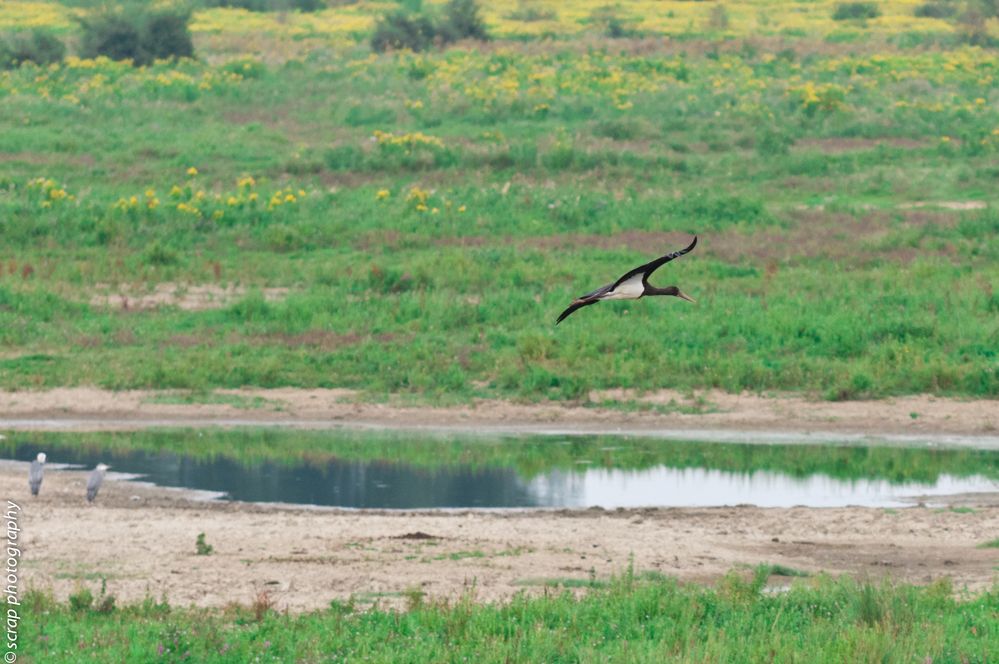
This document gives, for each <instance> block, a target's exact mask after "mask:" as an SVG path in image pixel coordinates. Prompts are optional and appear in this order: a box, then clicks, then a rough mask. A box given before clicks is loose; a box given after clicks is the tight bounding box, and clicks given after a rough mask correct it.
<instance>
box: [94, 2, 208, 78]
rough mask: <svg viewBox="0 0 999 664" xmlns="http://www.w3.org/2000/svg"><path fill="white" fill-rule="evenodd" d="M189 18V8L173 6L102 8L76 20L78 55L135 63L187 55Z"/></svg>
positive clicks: (189, 50)
mask: <svg viewBox="0 0 999 664" xmlns="http://www.w3.org/2000/svg"><path fill="white" fill-rule="evenodd" d="M190 21H191V12H190V10H186V9H180V8H176V7H155V8H154V7H151V6H148V5H122V6H117V7H105V8H102V9H99V10H97V11H95V12H92V13H90V14H88V15H87V16H86V17H84V18H81V19H80V25H81V27H82V34H81V36H80V55H82V56H83V57H85V58H93V57H97V56H99V55H104V56H107V57H109V58H111V59H112V60H131V61H132V63H133V64H135V65H136V66H141V65H148V64H150V63H152V62H153V60H156V59H166V58H185V57H187V58H189V57H191V56H193V55H194V44H193V42H192V41H191V31H190V29H189V28H188V24H189V23H190Z"/></svg>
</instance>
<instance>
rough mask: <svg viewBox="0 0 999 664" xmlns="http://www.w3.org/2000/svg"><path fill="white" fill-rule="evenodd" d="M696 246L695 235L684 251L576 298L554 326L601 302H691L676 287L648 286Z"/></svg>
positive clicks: (674, 253)
mask: <svg viewBox="0 0 999 664" xmlns="http://www.w3.org/2000/svg"><path fill="white" fill-rule="evenodd" d="M696 244H697V236H696V235H695V236H694V241H693V242H691V243H690V246H688V247H687V248H686V249H681V250H680V251H674V252H673V253H671V254H666V255H665V256H660V257H659V258H657V259H655V260H654V261H652V262H651V263H646V264H645V265H639V266H638V267H636V268H635V269H634V270H631V271H630V272H627V273H626V274H625V275H624V276H622V277H621V278H620V279H618V280H617V281H615V282H614V283H612V284H607V285H606V286H601V287H600V288H598V289H596V290H595V291H592V292H590V293H587V294H586V295H581V296H579V297H577V298H576V299H575V300H574V301H573V303H572V304H570V305H569V308H568V309H566V310H565V311H563V312H562V314H561V315H560V316H559V317H558V320H557V321H555V324H556V325H558V324H559V323H561V322H562V321H563V320H565V319H566V318H568V317H569V315H570V314H572V312H574V311H576V309H582V308H583V307H588V306H589V305H591V304H596V303H597V302H600V301H602V300H637V299H638V298H640V297H645V296H646V295H673V296H675V297H678V298H681V299H683V300H687V301H688V302H693V301H694V299H693V298H692V297H690V296H689V295H687V294H686V293H684V292H682V291H681V290H680V289H679V288H677V287H676V286H667V287H666V288H656V287H655V286H653V285H651V284H649V276H651V275H652V273H653V272H655V271H656V270H658V269H659V268H660V267H662V266H663V265H665V264H666V263H669V262H670V261H671V260H673V259H674V258H679V257H680V256H683V255H684V254H685V253H687V252H689V251H690V250H691V249H693V248H694V246H695V245H696Z"/></svg>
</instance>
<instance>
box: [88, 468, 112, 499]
mask: <svg viewBox="0 0 999 664" xmlns="http://www.w3.org/2000/svg"><path fill="white" fill-rule="evenodd" d="M110 467H111V466H108V465H106V464H103V463H99V464H97V467H96V468H94V470H93V472H91V473H90V478H89V479H88V480H87V502H88V503H92V502H94V498H96V497H97V492H98V491H99V490H100V488H101V482H103V481H104V471H106V470H107V469H108V468H110Z"/></svg>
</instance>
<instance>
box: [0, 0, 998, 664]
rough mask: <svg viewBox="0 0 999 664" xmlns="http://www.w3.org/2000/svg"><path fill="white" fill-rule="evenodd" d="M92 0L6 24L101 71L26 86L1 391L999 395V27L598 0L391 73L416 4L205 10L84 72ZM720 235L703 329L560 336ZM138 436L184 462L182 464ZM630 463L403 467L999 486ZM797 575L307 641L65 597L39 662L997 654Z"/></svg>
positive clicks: (154, 437)
mask: <svg viewBox="0 0 999 664" xmlns="http://www.w3.org/2000/svg"><path fill="white" fill-rule="evenodd" d="M95 4H96V3H93V2H90V1H89V0H72V1H67V2H65V3H63V4H60V3H57V2H20V1H13V0H12V1H8V2H4V3H2V4H0V30H4V31H15V32H18V31H26V30H29V29H32V28H36V27H42V28H47V29H50V30H53V31H54V33H55V34H56V35H58V36H59V37H60V38H63V39H65V40H66V41H67V42H68V43H69V46H70V56H69V57H67V58H66V59H65V60H64V61H63V62H61V63H58V64H54V65H51V66H47V67H35V66H32V65H30V64H29V65H24V66H21V67H20V68H17V69H12V70H8V71H0V388H2V389H18V390H21V389H46V388H53V387H58V386H67V385H96V386H100V387H104V388H111V389H123V388H153V389H155V388H181V389H190V390H194V391H197V393H198V394H204V393H210V391H211V390H212V389H213V388H224V387H240V386H260V387H279V386H302V387H349V388H355V389H359V390H361V391H362V392H363V393H364V394H365V395H366V396H365V398H370V399H387V398H393V397H401V398H405V399H407V400H410V401H415V402H432V403H453V402H457V401H467V400H470V399H472V398H476V397H489V398H504V399H522V400H532V401H541V400H571V401H577V402H587V401H588V399H589V394H590V392H591V391H592V390H597V389H609V388H634V389H638V390H654V389H657V388H678V389H681V390H691V391H692V390H698V389H703V388H721V389H724V390H729V391H741V390H750V391H757V392H762V391H776V390H789V391H799V392H805V393H807V394H810V395H815V396H820V397H824V398H828V399H854V398H873V397H881V396H887V395H896V394H910V393H933V394H938V395H954V396H965V397H980V398H996V397H997V396H999V353H997V350H999V242H997V241H996V240H995V238H996V235H997V232H999V207H997V205H999V196H997V194H996V192H997V191H999V186H997V185H999V166H997V156H999V86H997V85H996V79H997V76H999V60H997V59H996V57H995V51H994V50H993V49H990V48H988V47H985V48H982V47H981V46H976V45H972V42H975V43H988V41H989V39H995V38H996V37H997V35H996V34H995V33H996V32H997V30H996V25H995V22H994V20H992V22H983V23H982V24H981V25H980V26H978V27H979V28H980V32H978V33H975V35H971V34H970V33H969V29H970V28H969V27H968V25H967V24H965V23H961V22H960V21H959V20H958V18H957V17H956V14H955V15H954V16H951V17H950V18H933V17H929V16H926V15H925V12H923V14H924V15H923V16H920V15H918V14H920V12H921V7H922V3H920V2H913V1H909V0H904V1H903V0H893V1H892V2H884V3H878V6H879V8H880V12H881V15H880V16H878V17H875V18H871V19H866V20H864V19H852V20H846V21H837V20H833V18H832V16H833V14H834V12H835V10H836V4H837V3H835V2H828V1H826V0H819V1H815V2H791V1H789V0H788V1H785V0H743V1H738V2H727V3H724V5H722V4H717V3H693V2H626V3H621V4H620V5H618V6H617V8H616V9H613V10H612V11H613V12H614V13H615V15H614V17H613V18H614V20H615V21H616V23H615V24H613V25H616V26H617V28H615V30H617V33H616V34H619V35H622V36H619V37H618V38H611V37H608V33H611V32H614V30H611V28H612V27H613V26H612V24H611V22H610V21H609V20H608V19H607V16H608V15H607V11H606V10H603V9H601V7H603V6H604V5H605V4H606V3H604V2H603V1H602V0H600V1H598V0H593V1H591V0H574V1H573V2H567V3H563V2H541V1H538V2H527V1H520V2H513V1H508V2H494V3H488V6H487V7H486V9H485V18H486V22H487V25H488V27H489V30H490V31H491V32H492V34H493V35H494V36H495V37H496V38H497V39H495V40H493V41H491V42H489V43H487V44H469V43H459V44H458V45H456V46H454V47H452V48H449V49H447V50H432V51H429V52H426V53H420V54H414V53H409V52H404V53H389V54H374V53H372V51H371V49H370V48H369V46H368V39H369V37H370V34H371V30H372V27H373V26H374V24H375V22H376V20H377V18H378V17H379V16H380V15H382V14H383V13H384V12H386V11H390V10H391V9H393V8H395V7H397V4H396V3H392V2H357V3H344V4H340V3H331V4H334V6H331V7H329V8H325V9H323V10H321V11H319V12H315V13H299V12H286V11H281V12H249V11H245V10H240V9H227V8H219V7H213V6H210V5H212V4H217V3H208V2H204V3H196V6H195V12H194V16H193V22H192V30H193V33H194V37H195V47H196V49H195V50H196V55H197V57H196V58H195V59H189V60H182V61H179V62H157V63H155V64H153V65H151V66H149V67H142V68H135V67H132V66H131V65H130V64H128V63H121V62H112V61H108V60H104V59H96V60H94V59H81V58H79V57H76V55H74V53H76V51H75V50H74V49H75V46H76V42H77V40H78V36H77V27H76V22H75V20H74V17H76V16H79V15H80V14H81V13H82V12H84V11H85V10H86V9H88V8H90V7H92V6H94V5H95ZM409 4H419V3H409ZM427 4H428V5H439V4H440V3H427ZM601 12H603V13H601ZM972 37H974V38H972ZM694 234H697V235H698V236H699V238H700V242H699V245H698V248H697V250H696V251H695V252H694V253H692V254H691V255H689V256H687V257H685V258H683V259H682V260H680V261H677V262H675V263H673V264H671V265H670V266H668V267H667V268H665V269H664V270H663V271H662V272H661V273H660V274H659V275H657V278H656V281H657V282H658V283H659V284H660V285H668V284H677V285H679V286H681V287H682V288H683V290H684V291H686V292H688V293H690V294H691V295H692V296H693V297H695V298H696V299H697V300H698V303H697V304H696V305H689V304H688V303H685V302H681V301H665V300H663V299H659V300H652V301H643V302H639V303H631V304H621V303H618V304H603V305H601V306H598V307H592V308H589V309H586V310H584V311H583V312H580V313H579V314H576V315H575V316H573V317H572V318H571V319H569V320H568V321H566V322H565V323H564V324H563V325H561V326H559V327H558V328H555V327H554V325H553V323H554V320H555V317H556V316H557V315H558V313H559V312H560V311H561V310H562V309H563V308H564V307H565V306H566V305H567V304H568V302H569V301H570V300H571V299H572V298H573V297H574V296H576V295H578V294H580V293H582V292H585V291H588V290H590V289H592V288H594V287H596V286H598V285H600V284H603V283H606V282H608V281H611V280H613V279H614V278H616V277H617V276H618V275H619V274H621V273H622V272H624V271H625V270H627V269H629V268H630V267H632V266H634V265H637V264H638V263H639V262H643V261H645V260H647V259H649V258H650V257H654V256H656V255H659V254H660V253H663V252H665V251H667V250H673V249H677V248H679V247H681V246H684V245H685V244H686V243H687V242H688V241H689V238H690V236H691V235H694ZM251 405H252V404H251ZM256 405H257V406H259V405H261V404H256ZM228 436H229V434H224V433H219V434H213V435H211V436H208V437H207V438H205V439H203V440H199V444H200V447H199V453H201V454H206V455H211V454H235V456H236V458H238V459H240V460H241V461H244V462H253V461H257V460H261V459H275V458H280V459H289V458H294V459H296V460H298V459H301V458H306V455H312V456H311V457H309V458H320V459H321V458H328V457H329V456H341V457H346V458H356V459H368V458H378V455H379V454H383V455H389V454H391V456H393V457H394V458H398V457H399V455H400V452H399V449H398V447H399V446H398V445H395V442H394V441H392V440H386V441H384V443H383V444H372V443H370V442H368V443H365V444H363V445H362V444H360V443H358V442H356V441H352V440H350V439H349V437H346V438H341V439H336V440H329V439H323V440H319V439H318V438H316V437H315V436H312V435H311V434H296V436H297V438H295V437H292V438H288V437H281V436H278V435H277V434H259V435H257V436H256V437H251V439H250V440H249V441H248V442H245V443H244V444H243V445H241V446H240V448H239V450H238V452H235V453H233V451H232V448H233V444H232V440H231V438H230V437H228ZM31 440H39V441H41V438H36V439H31ZM110 440H111V443H112V444H113V445H116V444H121V445H122V446H126V447H129V448H134V447H139V448H143V449H167V450H171V451H179V450H178V449H177V445H178V443H177V440H176V439H175V438H170V436H169V435H168V434H132V435H129V436H127V437H126V436H118V437H115V436H112V437H110ZM107 442H108V436H103V435H102V444H104V445H107ZM75 443H76V444H83V445H86V444H87V437H86V436H82V437H80V439H79V440H76V441H75ZM393 445H395V446H394V447H393ZM603 446H604V441H602V440H601V439H600V438H593V439H585V440H584V439H580V440H578V441H576V442H575V443H573V445H572V446H569V447H559V448H556V449H554V451H553V450H552V449H545V450H541V449H540V448H538V449H531V448H530V445H529V444H528V443H524V442H523V441H521V442H519V443H516V444H515V443H504V442H498V443H495V444H483V445H481V446H476V447H475V448H474V449H471V448H469V447H467V446H465V447H462V446H459V445H456V444H455V443H453V442H452V441H447V440H435V441H427V442H426V444H421V445H412V446H406V452H405V455H406V460H407V461H410V462H412V463H429V462H430V461H431V460H432V461H433V462H434V463H440V462H441V460H442V459H443V460H445V461H446V462H449V463H472V464H480V465H490V464H495V463H509V460H510V459H511V458H515V459H516V460H517V461H516V463H517V464H518V468H520V469H521V470H522V472H524V473H526V474H531V473H537V472H542V471H544V470H546V469H551V468H557V467H562V466H565V467H570V466H573V465H574V464H575V461H576V460H578V459H579V458H581V457H586V458H592V459H598V460H599V463H603V464H604V465H607V466H608V467H629V468H641V467H644V466H646V465H649V464H653V463H657V464H658V463H664V462H670V463H674V464H678V465H681V466H683V465H697V466H707V467H713V468H725V469H745V468H752V469H753V470H756V469H759V468H761V467H772V468H778V469H781V470H785V471H788V472H793V473H807V472H812V471H814V470H821V471H823V472H827V473H830V474H834V475H837V476H840V475H842V476H850V477H853V476H857V473H862V474H865V476H866V475H871V476H876V477H885V478H889V479H893V480H901V479H911V478H926V477H935V476H936V473H939V472H951V473H956V474H967V473H973V472H986V473H994V472H995V469H994V463H995V461H994V459H992V458H991V456H982V455H980V454H979V453H977V452H970V451H939V452H934V453H933V454H931V455H930V457H932V458H928V457H926V456H925V455H923V456H921V457H920V459H916V458H915V457H914V456H913V454H914V453H912V452H911V451H907V450H900V449H883V450H861V449H859V448H842V449H840V450H837V451H836V453H835V454H831V455H830V454H829V453H827V452H822V453H820V451H817V450H814V449H810V448H795V449H793V450H792V449H790V448H783V447H773V448H754V449H753V450H752V452H751V453H746V452H744V450H743V449H742V448H740V447H738V446H725V445H718V446H715V447H713V448H712V449H711V450H704V449H703V448H697V451H696V453H693V452H691V450H690V449H688V448H685V447H684V446H683V445H682V444H681V443H663V442H656V443H655V445H651V444H647V443H637V444H636V445H635V446H633V447H631V448H629V449H628V450H627V451H626V452H622V453H620V454H618V455H617V456H614V455H608V453H606V452H604V451H602V450H601V448H602V447H603ZM386 450H388V451H386ZM188 451H189V450H188ZM705 455H707V456H705ZM927 459H929V460H927ZM985 539H987V538H986V537H985V534H983V540H985ZM993 545H994V542H990V543H989V546H993ZM771 571H773V570H771V569H768V568H761V569H760V570H758V571H757V572H756V574H755V576H753V575H750V576H752V579H751V580H747V579H746V578H745V577H746V575H745V574H733V575H731V576H730V577H728V578H727V579H726V580H724V581H723V582H721V583H720V584H719V585H718V587H717V588H704V587H697V586H680V585H678V584H677V583H675V582H674V581H671V580H669V579H664V578H661V577H658V576H654V575H641V574H639V575H635V574H632V573H630V572H629V573H627V574H625V575H624V576H622V577H621V578H618V579H613V580H611V581H605V580H600V581H596V580H595V581H594V582H593V583H592V584H590V587H589V588H588V589H587V592H586V593H581V595H580V596H578V597H577V596H573V595H572V594H569V593H563V592H562V591H561V590H559V589H558V588H559V582H558V580H557V579H556V580H552V581H551V585H552V588H551V589H549V590H548V591H547V592H545V593H544V594H543V596H541V597H534V598H530V597H527V596H524V597H521V598H518V599H516V600H514V601H513V602H511V603H508V604H502V605H483V604H478V603H476V602H474V601H473V600H474V597H473V596H470V597H469V599H468V600H463V601H460V602H457V603H455V604H453V605H445V604H428V603H426V602H424V601H423V599H422V598H421V595H420V593H419V591H414V592H413V593H411V594H410V597H409V602H410V605H411V608H410V610H408V611H405V612H401V613H396V612H389V611H383V610H380V609H378V608H377V607H374V608H372V607H369V606H355V605H354V604H341V603H335V604H334V605H333V606H332V607H331V608H330V609H329V610H327V611H324V612H320V613H312V614H304V615H299V616H290V615H284V614H280V613H278V612H275V611H274V610H272V608H271V607H270V606H269V602H268V599H267V598H266V596H262V597H261V598H260V600H259V601H258V603H257V605H256V606H255V607H250V608H247V607H236V606H233V607H232V608H231V610H227V611H224V612H219V611H199V610H194V609H184V608H176V607H173V608H172V607H170V606H168V605H167V604H166V603H165V602H164V603H159V602H156V601H154V600H151V601H149V602H147V603H146V604H143V605H140V606H127V607H118V608H116V607H115V606H114V602H113V600H111V599H109V598H108V597H106V596H103V597H97V598H96V599H92V601H87V599H86V597H85V596H84V594H82V593H81V594H79V595H77V596H76V599H75V600H72V601H71V603H70V604H68V605H66V604H61V603H58V602H55V601H54V600H52V598H51V597H49V596H47V595H45V594H44V593H43V592H37V591H36V592H31V593H29V596H28V597H27V598H26V602H25V606H24V609H25V611H24V619H23V622H22V623H21V628H20V629H21V632H20V638H21V639H22V643H23V644H25V653H26V654H27V655H28V656H29V657H30V656H32V655H33V656H35V657H37V658H38V659H37V661H42V660H43V659H44V661H46V662H61V661H66V662H77V661H80V659H81V657H83V658H88V659H90V658H93V659H97V660H102V661H203V662H229V661H234V662H235V661H238V662H244V661H251V660H252V661H292V660H295V661H334V660H337V661H338V660H347V661H362V660H363V661H386V662H389V661H392V662H396V661H414V662H417V661H419V662H423V661H463V660H464V659H467V658H473V657H474V658H476V659H478V660H481V661H551V662H555V661H567V662H568V661H596V660H601V661H604V660H606V661H621V662H625V661H627V662H636V661H648V662H658V661H664V659H666V660H673V661H696V662H704V661H717V662H731V661H763V660H767V661H782V662H789V661H809V662H814V661H829V662H841V661H890V662H896V661H897V662H903V661H906V662H911V661H940V662H985V661H986V660H987V659H988V655H989V653H995V652H999V628H997V624H999V620H997V615H999V600H997V597H999V596H997V594H996V591H995V590H993V591H992V592H989V593H985V594H982V595H980V596H977V597H964V596H955V594H954V593H953V592H952V591H951V589H950V588H949V587H947V586H945V585H942V584H937V585H934V586H930V587H926V588H918V587H909V586H889V585H884V586H871V585H866V584H858V583H855V582H853V581H850V580H845V579H844V580H831V579H827V578H818V579H804V580H799V581H797V582H796V583H795V585H794V587H792V588H791V589H790V590H789V591H788V592H778V593H771V592H764V591H763V587H764V583H765V581H766V578H767V576H768V574H769V572H771ZM361 608H363V609H366V610H364V611H360V610H359V609H361Z"/></svg>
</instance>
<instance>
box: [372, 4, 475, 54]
mask: <svg viewBox="0 0 999 664" xmlns="http://www.w3.org/2000/svg"><path fill="white" fill-rule="evenodd" d="M413 6H414V7H416V9H410V10H401V11H396V12H393V13H391V14H387V15H385V16H383V17H381V18H380V19H378V22H377V23H376V24H375V30H374V33H373V34H372V35H371V48H372V50H374V51H378V52H382V51H392V50H399V49H409V50H412V51H424V50H426V49H428V48H430V47H431V46H433V45H434V44H435V43H436V44H447V43H450V42H453V41H457V40H459V39H480V40H485V39H489V34H488V33H487V32H486V24H485V23H484V22H483V20H482V17H481V16H480V15H479V4H478V2H476V1H475V0H451V1H450V2H448V4H447V5H445V7H444V12H443V14H442V15H441V16H440V17H439V18H436V19H434V18H431V17H430V16H428V15H426V14H424V13H422V11H419V6H420V5H419V3H413Z"/></svg>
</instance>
